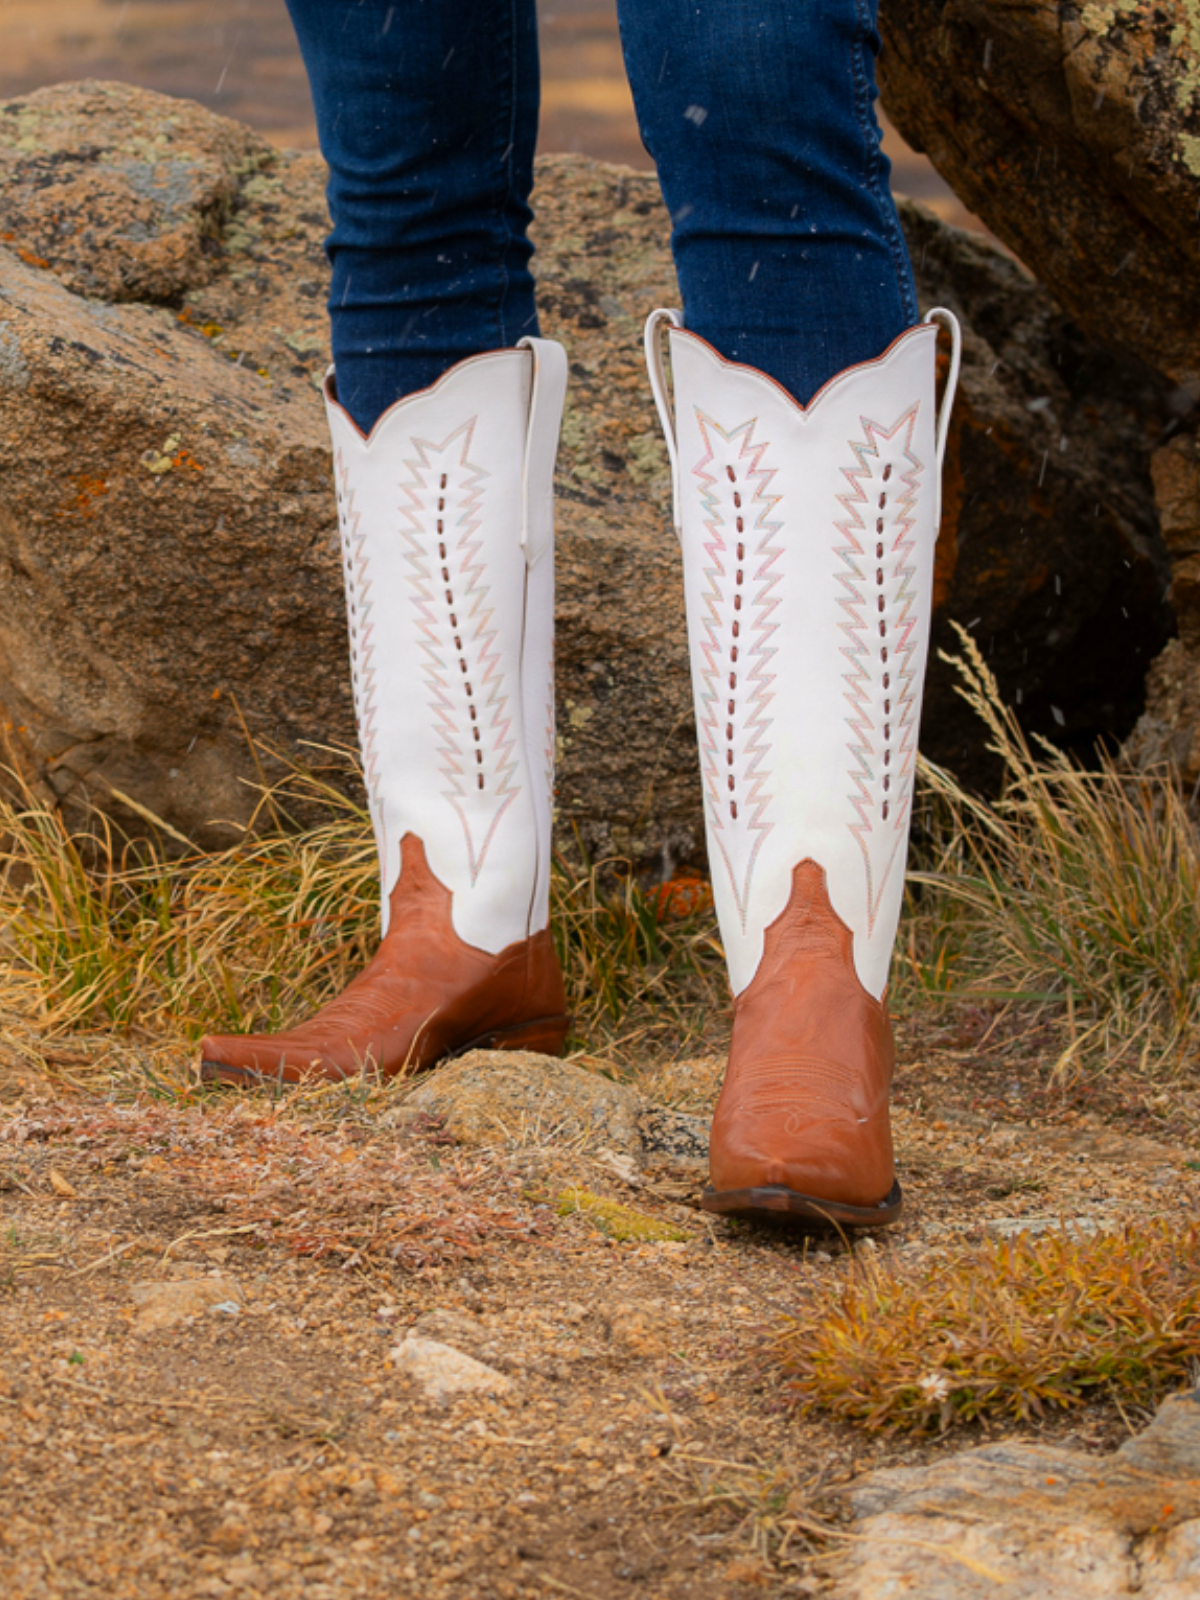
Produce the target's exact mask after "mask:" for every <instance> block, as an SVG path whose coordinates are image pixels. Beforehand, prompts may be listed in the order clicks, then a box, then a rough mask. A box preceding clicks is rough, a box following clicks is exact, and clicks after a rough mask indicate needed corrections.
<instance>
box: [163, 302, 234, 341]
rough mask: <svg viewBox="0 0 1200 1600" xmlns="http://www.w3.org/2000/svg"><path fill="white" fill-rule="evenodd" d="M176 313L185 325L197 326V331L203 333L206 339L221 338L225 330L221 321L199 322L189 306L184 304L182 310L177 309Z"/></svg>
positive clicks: (189, 326)
mask: <svg viewBox="0 0 1200 1600" xmlns="http://www.w3.org/2000/svg"><path fill="white" fill-rule="evenodd" d="M175 315H176V317H177V319H178V320H179V321H180V322H182V323H183V324H184V325H185V327H188V328H195V330H196V332H197V333H202V334H203V335H204V337H205V338H206V339H219V338H220V337H221V335H222V334H223V333H224V332H225V330H224V328H223V327H222V326H221V324H220V323H219V322H197V320H196V318H195V317H194V316H193V315H192V313H191V311H190V309H189V308H188V307H187V306H184V308H183V310H182V311H177V312H176V313H175Z"/></svg>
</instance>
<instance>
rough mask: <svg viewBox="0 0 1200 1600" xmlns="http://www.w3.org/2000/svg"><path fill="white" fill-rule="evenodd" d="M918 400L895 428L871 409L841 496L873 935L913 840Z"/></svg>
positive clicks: (849, 676) (855, 830)
mask: <svg viewBox="0 0 1200 1600" xmlns="http://www.w3.org/2000/svg"><path fill="white" fill-rule="evenodd" d="M919 409H920V408H919V405H914V406H912V407H910V409H909V410H908V411H906V412H905V413H904V414H903V416H902V417H901V418H900V420H899V421H898V422H897V423H895V424H894V425H893V426H892V427H891V428H884V427H882V426H881V425H880V424H879V423H877V422H872V421H870V420H869V419H868V418H866V417H863V418H862V419H861V421H862V428H863V438H862V439H861V440H860V441H859V442H858V443H855V442H854V441H853V440H849V441H847V442H848V444H849V447H850V450H851V451H852V452H853V454H854V458H855V460H856V462H857V465H856V466H853V467H844V468H843V469H842V475H843V477H844V478H845V479H846V481H847V483H848V484H849V486H850V488H849V492H847V493H845V494H840V495H838V497H837V498H838V502H839V504H840V505H841V506H842V508H843V510H844V511H845V513H846V516H845V519H844V520H843V521H840V522H838V523H836V524H835V526H836V527H837V530H838V532H839V533H840V534H842V536H843V537H844V538H845V540H846V541H847V542H846V543H845V544H844V545H842V546H841V547H840V548H838V549H837V550H836V552H835V553H836V554H837V555H838V556H839V557H840V558H841V560H842V562H843V565H844V570H843V571H841V572H839V573H837V574H836V576H837V579H838V582H839V583H840V584H841V585H842V587H843V589H844V590H845V593H844V594H843V595H841V596H840V597H839V600H838V604H839V605H840V606H841V607H842V609H843V612H844V613H845V617H844V620H843V621H842V622H841V623H840V624H839V627H840V629H841V631H842V633H843V634H845V636H846V640H847V642H846V644H844V645H843V646H842V647H841V653H842V655H843V656H844V657H845V658H846V660H847V661H848V662H849V664H850V668H851V670H850V671H849V672H847V673H844V674H843V682H844V683H845V684H846V690H845V699H846V701H847V703H848V704H849V707H850V715H849V716H848V717H847V718H846V722H847V725H848V727H849V728H850V730H851V732H852V734H853V736H854V737H853V739H852V740H851V742H850V743H849V744H848V745H847V747H846V748H847V750H848V752H849V754H850V756H851V757H852V763H853V764H852V765H851V767H850V770H849V773H848V776H849V778H850V781H851V783H852V785H853V788H852V791H851V793H850V794H849V795H848V796H847V798H848V799H849V801H850V804H851V805H852V806H853V808H854V811H855V814H856V816H857V819H858V820H857V821H855V822H851V823H850V824H849V828H850V832H851V833H852V834H853V835H854V837H855V839H856V840H857V842H858V846H859V849H860V850H861V851H862V858H863V868H864V871H865V874H866V889H867V935H868V937H870V935H871V934H872V933H873V932H874V931H875V921H876V918H877V916H878V914H879V907H880V905H881V903H882V901H883V895H884V891H885V889H886V888H887V884H888V880H889V878H890V876H891V873H892V869H893V867H894V865H895V862H896V859H897V857H898V856H899V855H900V854H901V852H902V847H903V845H904V842H905V840H906V838H907V820H908V812H909V807H910V805H911V801H912V782H913V772H914V765H915V758H916V730H917V688H918V683H919V679H920V675H921V662H920V660H919V659H917V644H918V641H919V637H920V635H919V631H918V630H917V617H916V614H915V610H914V607H915V603H916V598H917V597H916V594H915V590H914V585H915V580H916V575H917V568H916V564H915V561H914V560H913V559H912V558H913V555H914V552H915V549H916V540H915V539H914V538H913V537H912V530H913V526H914V523H915V521H916V516H917V498H918V495H919V492H920V488H921V483H920V478H921V474H922V473H923V472H924V470H925V467H924V463H923V462H921V461H920V460H919V459H918V458H917V456H916V455H915V454H914V453H913V449H912V441H913V434H914V431H915V429H916V425H917V416H918V412H919Z"/></svg>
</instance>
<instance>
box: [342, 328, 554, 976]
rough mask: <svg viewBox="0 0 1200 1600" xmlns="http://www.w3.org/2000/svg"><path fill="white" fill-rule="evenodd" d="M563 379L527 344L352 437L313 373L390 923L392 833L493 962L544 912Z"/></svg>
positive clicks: (458, 925)
mask: <svg viewBox="0 0 1200 1600" xmlns="http://www.w3.org/2000/svg"><path fill="white" fill-rule="evenodd" d="M565 390H566V356H565V354H564V352H563V350H562V347H561V346H559V345H557V344H555V343H553V342H552V341H549V340H541V339H538V340H533V339H529V340H524V341H522V347H521V348H518V349H515V350H500V351H494V352H491V353H489V354H486V355H480V356H474V357H472V358H470V359H469V360H466V361H463V362H460V363H459V364H458V365H457V366H456V367H454V368H452V369H451V370H450V371H449V372H448V373H446V374H445V376H444V377H442V378H441V379H439V381H438V382H437V383H436V384H434V385H433V386H432V388H429V389H425V390H421V391H420V392H419V393H418V394H414V395H410V396H408V397H407V398H406V399H404V400H400V401H398V402H397V403H396V404H395V405H394V406H392V407H391V408H390V409H389V410H388V411H386V412H385V413H384V415H383V416H382V417H381V418H380V419H379V421H378V422H377V423H376V425H375V427H374V429H373V430H372V433H371V435H370V438H368V439H364V438H363V436H362V434H361V433H360V432H359V430H358V428H357V427H356V426H355V424H354V422H353V421H352V420H351V418H350V417H349V415H348V414H347V413H346V412H345V411H344V410H343V409H342V407H341V406H340V405H338V403H337V399H336V391H335V389H334V385H333V378H332V374H331V375H330V376H329V377H328V378H327V379H326V383H325V399H326V410H327V413H328V418H329V427H330V432H331V434H332V438H333V454H334V472H335V480H336V484H337V497H338V520H339V525H340V528H341V535H342V552H343V557H344V563H345V573H346V596H347V607H348V612H349V626H350V654H351V665H352V673H353V682H354V702H355V711H356V714H357V718H358V727H359V739H360V743H361V748H362V759H363V773H364V778H365V781H366V787H367V796H368V801H369V804H370V809H371V820H372V822H373V824H374V829H375V838H376V843H377V846H378V849H379V864H380V876H381V879H382V903H383V916H384V932H385V933H386V931H387V915H388V901H389V897H390V895H391V891H392V889H393V888H394V886H395V884H396V882H397V879H398V878H399V875H400V873H401V871H402V870H403V863H402V861H401V858H400V857H401V851H400V841H401V839H402V838H403V836H404V835H405V834H406V833H414V834H416V835H417V836H418V837H419V838H420V839H421V840H422V841H423V842H424V845H425V850H426V853H427V856H428V861H429V865H430V866H431V867H432V869H433V871H434V873H435V874H436V875H437V877H438V878H439V879H440V880H441V882H442V883H443V884H444V885H445V886H446V887H447V888H448V889H450V890H451V892H452V894H453V918H454V926H455V931H456V932H457V934H458V935H459V937H460V938H461V939H463V940H465V941H466V943H467V944H470V945H474V946H476V947H477V948H479V949H481V950H487V951H489V952H491V953H492V954H497V953H498V952H499V951H501V950H502V949H504V948H505V947H506V946H507V945H509V944H512V943H514V942H516V941H517V940H520V939H524V938H526V937H528V936H529V935H530V934H531V933H535V932H537V931H538V930H540V929H541V928H544V927H545V926H546V923H547V922H548V920H549V861H550V828H551V818H552V793H553V756H554V665H553V634H554V525H553V472H554V458H555V452H556V450H557V445H558V434H559V427H560V424H561V420H562V408H563V397H564V394H565Z"/></svg>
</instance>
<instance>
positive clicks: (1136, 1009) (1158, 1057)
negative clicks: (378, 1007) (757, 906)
mask: <svg viewBox="0 0 1200 1600" xmlns="http://www.w3.org/2000/svg"><path fill="white" fill-rule="evenodd" d="M962 640H963V657H962V659H960V660H959V661H958V663H957V665H958V668H959V670H960V672H961V674H962V676H963V692H964V694H965V696H966V698H967V699H968V701H969V702H970V703H971V705H972V706H973V707H974V708H975V710H976V711H977V712H978V714H979V715H980V717H981V718H982V719H983V721H984V722H985V724H986V726H987V728H988V731H989V734H990V740H991V745H992V748H993V749H994V750H995V751H996V752H997V753H998V755H999V756H1000V759H1001V760H1002V762H1003V764H1004V770H1005V775H1006V782H1005V789H1004V793H1003V795H1002V797H1001V798H1000V799H999V800H996V801H993V802H989V801H985V800H981V799H979V798H977V797H975V796H972V795H969V794H967V793H966V792H965V791H964V790H963V789H962V788H961V787H959V785H957V784H956V783H955V781H954V780H953V779H952V778H951V777H950V776H949V774H947V773H945V772H942V771H940V770H939V769H937V768H935V767H932V766H929V765H925V766H924V768H923V787H922V800H921V815H922V818H923V821H924V827H923V828H922V830H921V833H922V837H921V839H920V840H919V842H918V849H917V856H918V858H919V859H920V866H921V868H922V870H918V871H916V872H914V873H913V874H912V882H913V885H914V889H913V891H912V892H910V904H909V908H908V912H907V914H906V917H905V920H904V923H903V925H902V930H901V947H900V951H899V959H898V961H897V963H896V969H895V975H894V982H893V997H894V1002H895V1003H897V1004H898V1005H899V1008H900V1009H901V1010H903V1009H906V1008H910V1007H912V1006H914V1005H917V1006H919V1005H922V1004H924V1003H927V1002H928V1001H930V1000H931V999H933V1000H938V1001H940V1000H945V999H951V1000H953V999H959V998H961V999H965V1000H967V1001H969V1002H971V1003H973V1004H974V1003H977V1002H979V1001H980V1000H984V1001H988V1002H990V1001H996V1000H999V1001H1001V1002H1004V1003H1007V1004H1009V1005H1011V1006H1013V1007H1014V1008H1017V1009H1018V1010H1019V1011H1020V1012H1022V1013H1023V1014H1024V1015H1025V1016H1026V1017H1027V1018H1028V1020H1029V1021H1030V1022H1031V1023H1033V1022H1038V1021H1044V1020H1046V1019H1047V1018H1052V1019H1054V1021H1055V1022H1056V1023H1057V1024H1061V1033H1062V1047H1061V1051H1060V1056H1059V1061H1058V1068H1059V1070H1060V1071H1062V1072H1067V1071H1070V1070H1075V1069H1081V1068H1085V1067H1092V1068H1100V1067H1104V1066H1106V1065H1109V1064H1111V1063H1113V1062H1114V1061H1118V1060H1120V1061H1123V1062H1124V1063H1125V1064H1134V1065H1136V1066H1138V1067H1139V1068H1140V1070H1142V1071H1144V1072H1147V1073H1149V1072H1151V1071H1153V1070H1155V1069H1158V1068H1167V1069H1169V1068H1172V1067H1177V1066H1178V1065H1179V1064H1180V1063H1182V1062H1186V1061H1188V1060H1194V1059H1195V1058H1196V1055H1197V1053H1198V1052H1200V833H1198V831H1197V828H1196V825H1195V823H1194V822H1193V821H1192V819H1191V818H1190V817H1189V815H1188V812H1187V808H1186V805H1185V803H1184V801H1183V799H1182V798H1181V797H1180V795H1179V793H1178V791H1177V789H1176V787H1175V786H1174V785H1173V783H1172V782H1171V781H1170V779H1169V777H1168V776H1167V775H1165V774H1159V775H1149V776H1147V775H1145V774H1141V775H1135V774H1130V773H1126V772H1123V771H1121V770H1120V769H1119V768H1118V767H1117V766H1116V765H1115V764H1114V763H1112V762H1110V761H1107V762H1102V763H1101V764H1100V765H1099V766H1098V767H1097V768H1096V769H1095V770H1084V769H1082V768H1081V767H1079V766H1078V764H1077V763H1075V762H1073V761H1071V760H1069V759H1068V758H1067V757H1065V756H1063V755H1062V754H1061V753H1059V752H1058V751H1055V750H1053V749H1052V748H1051V747H1049V746H1045V747H1042V748H1039V749H1037V750H1035V749H1034V748H1033V747H1032V746H1031V745H1030V743H1029V742H1028V740H1027V739H1026V738H1025V736H1024V734H1023V733H1022V731H1021V729H1020V727H1019V725H1018V723H1017V721H1016V719H1015V717H1014V716H1013V715H1012V713H1011V711H1009V710H1008V708H1006V707H1005V706H1004V705H1003V704H1002V702H1001V701H1000V699H999V696H998V694H997V691H996V685H995V683H994V680H993V679H992V677H991V675H990V674H989V673H988V671H987V668H986V667H985V665H984V663H983V662H982V660H981V658H980V657H979V655H978V653H977V651H976V650H975V647H974V644H973V643H972V642H971V640H970V639H969V637H967V636H966V635H965V634H964V635H963V636H962ZM323 759H325V760H327V761H328V762H331V763H332V766H333V767H336V768H337V770H332V768H331V770H330V771H326V772H324V773H322V772H318V771H315V770H312V769H300V768H296V769H294V770H293V771H292V772H291V774H290V776H289V777H288V778H287V780H286V781H285V782H284V783H283V784H281V785H278V786H276V787H275V788H273V789H269V790H268V789H264V790H263V792H262V798H261V805H260V814H259V817H258V819H257V820H256V825H255V827H254V828H252V829H251V830H250V831H248V833H247V835H246V837H245V839H244V841H243V842H242V843H241V844H239V845H237V846H235V847H234V848H232V849H229V850H225V851H223V852H220V853H215V854H212V855H197V854H191V855H188V856H186V857H184V858H183V859H181V860H180V859H169V858H168V857H167V856H166V855H164V853H163V852H161V851H160V850H158V849H157V848H156V847H155V845H154V844H153V843H151V842H148V841H147V840H145V839H142V840H133V841H131V840H127V839H124V838H121V837H118V836H117V835H116V834H115V832H114V830H113V825H112V824H111V823H110V822H107V821H106V820H105V819H104V818H103V817H102V816H99V815H97V816H96V817H95V818H94V819H91V822H90V824H89V829H88V831H87V832H86V833H83V834H73V833H71V832H70V831H69V830H68V829H67V827H66V826H65V825H64V823H63V821H62V818H61V816H60V815H59V814H58V813H57V812H55V811H53V810H50V809H48V808H47V807H45V806H44V805H42V804H41V803H40V802H38V801H36V800H35V799H34V798H33V797H32V796H30V795H28V794H26V795H25V796H23V797H21V798H20V799H19V800H18V801H17V802H15V803H14V802H12V801H0V840H3V841H5V844H4V847H3V849H2V850H0V929H3V930H4V931H3V933H0V941H2V942H0V1013H2V1014H7V1015H9V1016H11V1017H19V1018H22V1019H24V1022H25V1025H26V1026H28V1027H32V1028H34V1029H35V1030H36V1031H37V1032H39V1034H40V1035H41V1036H42V1037H43V1038H45V1037H50V1038H53V1039H56V1040H59V1041H62V1040H64V1039H65V1038H67V1036H68V1035H72V1034H74V1035H79V1034H80V1033H90V1035H91V1041H92V1043H91V1048H92V1054H93V1055H95V1052H96V1050H97V1049H98V1048H99V1047H100V1045H101V1044H102V1043H103V1041H104V1040H107V1041H109V1042H110V1043H116V1042H119V1043H120V1044H121V1046H122V1049H123V1050H125V1051H126V1052H127V1051H128V1050H129V1048H130V1046H131V1045H132V1046H138V1047H142V1048H143V1049H144V1050H145V1051H147V1052H149V1053H150V1054H151V1055H155V1053H156V1052H157V1056H161V1054H162V1052H163V1051H164V1050H166V1051H168V1052H174V1053H175V1055H176V1056H178V1055H179V1054H180V1053H181V1052H185V1051H186V1049H187V1047H188V1046H189V1045H190V1044H191V1043H192V1042H193V1041H194V1040H195V1039H196V1038H197V1037H198V1035H199V1034H200V1033H202V1032H204V1031H206V1030H208V1029H219V1030H222V1031H230V1032H237V1031H243V1030H250V1029H255V1030H259V1029H262V1030H273V1029H277V1028H280V1027H284V1026H287V1025H288V1024H290V1023H291V1022H293V1021H295V1020H297V1019H298V1018H299V1017H301V1016H303V1015H304V1014H306V1013H307V1012H309V1011H311V1010H312V1009H313V1008H315V1007H316V1006H318V1005H320V1004H321V1003H322V1002H323V1001H324V1000H325V999H327V998H329V997H330V996H332V995H333V994H336V993H337V992H338V991H339V990H340V989H341V988H342V987H343V986H344V985H345V983H346V982H347V980H348V979H349V978H350V976H351V975H352V974H353V973H354V972H355V971H356V970H357V969H358V968H359V967H360V966H361V965H362V963H363V962H364V961H365V960H366V959H367V957H368V956H369V954H370V951H371V949H372V947H373V943H374V940H375V937H376V928H377V925H378V924H377V918H378V885H377V881H376V862H375V851H374V845H373V842H372V838H371V830H370V824H369V820H368V817H367V814H366V812H365V810H364V809H363V807H361V806H360V805H357V804H355V803H354V802H353V801H351V800H348V799H347V798H346V796H345V793H344V792H343V791H344V787H345V786H344V783H343V782H342V781H341V780H342V779H343V778H344V776H345V772H346V769H347V766H348V764H350V763H351V761H352V758H351V757H350V756H349V755H348V754H346V753H345V752H326V753H325V756H324V757H323ZM314 816H316V817H318V818H319V819H320V820H318V821H316V822H312V821H306V820H300V819H311V818H312V817H314ZM552 925H553V928H554V934H555V939H556V942H557V945H558V948H559V952H560V955H561V957H562V959H563V965H564V970H565V973H566V977H567V983H568V990H569V995H570V1001H571V1005H572V1010H573V1013H574V1017H575V1032H574V1037H573V1039H572V1041H571V1045H572V1049H573V1050H574V1052H575V1054H576V1056H577V1058H579V1059H581V1060H583V1061H584V1062H585V1063H587V1064H589V1065H595V1066H598V1067H600V1068H601V1069H603V1070H608V1071H615V1072H618V1073H625V1072H629V1071H632V1070H633V1069H634V1066H635V1064H636V1068H637V1070H638V1071H639V1072H641V1073H644V1072H647V1071H648V1072H650V1073H651V1074H657V1076H658V1077H659V1078H664V1074H665V1078H664V1082H663V1083H662V1084H660V1085H659V1092H660V1096H661V1097H664V1098H668V1099H673V1098H676V1096H675V1094H674V1092H673V1090H672V1087H671V1082H670V1079H671V1073H672V1063H674V1062H678V1061H680V1060H683V1059H684V1058H686V1057H687V1056H688V1055H695V1056H701V1055H703V1056H706V1057H708V1058H710V1060H711V1058H713V1057H715V1056H717V1055H719V1053H720V1051H721V1047H722V1045H723V1042H724V1040H723V1035H724V1032H725V1028H726V1017H727V1008H728V991H727V987H726V983H725V978H724V970H723V961H722V953H721V948H720V943H719V940H718V938H717V935H716V928H715V924H714V920H713V916H712V909H711V896H710V895H708V894H707V893H706V890H705V886H704V885H703V884H702V883H701V882H700V881H698V880H695V879H691V880H687V881H681V882H678V883H672V884H670V885H666V886H660V887H658V888H655V889H651V890H646V889H645V888H643V887H642V886H641V885H639V883H638V881H637V879H636V878H635V876H634V875H633V873H632V872H631V871H629V870H628V868H627V866H625V865H624V864H622V863H620V862H612V861H606V862H598V863H595V864H594V865H585V866H584V867H583V868H577V867H572V866H570V865H568V864H567V862H566V861H565V860H562V859H559V860H556V863H555V870H554V876H553V885H552ZM157 1056H156V1059H157ZM154 1070H155V1071H156V1072H159V1073H161V1072H162V1071H163V1070H164V1069H162V1068H161V1067H155V1068H154ZM168 1076H172V1074H171V1073H168Z"/></svg>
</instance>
